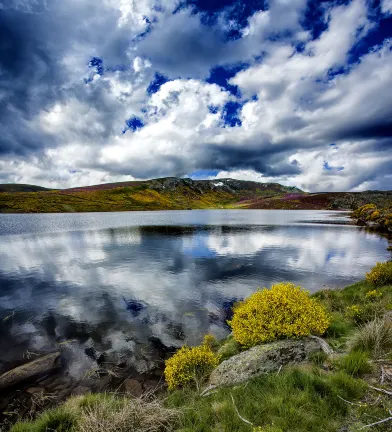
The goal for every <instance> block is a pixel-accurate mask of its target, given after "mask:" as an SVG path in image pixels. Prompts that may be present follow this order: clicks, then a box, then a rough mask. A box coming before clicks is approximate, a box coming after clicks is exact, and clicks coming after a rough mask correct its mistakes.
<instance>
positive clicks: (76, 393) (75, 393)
mask: <svg viewBox="0 0 392 432" xmlns="http://www.w3.org/2000/svg"><path fill="white" fill-rule="evenodd" d="M87 393H91V390H90V389H89V388H88V387H84V386H77V387H75V388H74V389H73V390H72V392H71V394H72V396H81V395H85V394H87Z"/></svg>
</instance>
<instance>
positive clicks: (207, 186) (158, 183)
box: [0, 177, 392, 213]
mask: <svg viewBox="0 0 392 432" xmlns="http://www.w3.org/2000/svg"><path fill="white" fill-rule="evenodd" d="M6 186H8V185H6ZM16 186H17V187H15V185H9V186H8V187H6V188H5V189H6V190H5V191H4V190H3V191H1V192H0V212H2V213H54V212H60V213H61V212H108V211H130V210H186V209H218V208H220V209H222V208H226V209H232V208H236V209H288V210H289V209H294V210H295V209H296V210H299V209H315V210H317V209H319V210H322V209H336V210H351V209H355V208H357V207H359V206H361V205H364V204H367V203H375V204H377V205H380V206H386V205H389V203H392V192H391V191H366V192H325V193H306V192H303V191H302V190H301V189H299V188H297V187H288V186H282V185H280V184H279V183H259V182H252V181H243V180H234V179H219V180H192V179H189V178H176V177H166V178H160V179H153V180H147V181H131V182H122V183H107V184H101V185H95V186H84V187H77V188H72V189H63V190H45V189H43V188H40V187H39V186H29V187H27V186H25V185H16ZM18 186H19V187H20V192H18ZM34 188H36V189H35V190H34Z"/></svg>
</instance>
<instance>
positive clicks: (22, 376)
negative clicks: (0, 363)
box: [0, 352, 60, 389]
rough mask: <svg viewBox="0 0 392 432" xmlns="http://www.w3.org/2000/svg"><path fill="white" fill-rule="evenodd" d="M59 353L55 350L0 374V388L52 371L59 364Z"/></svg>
mask: <svg viewBox="0 0 392 432" xmlns="http://www.w3.org/2000/svg"><path fill="white" fill-rule="evenodd" d="M59 360H60V353H59V352H55V353H52V354H47V355H45V356H43V357H39V358H37V359H35V360H33V361H31V362H29V363H26V364H24V365H22V366H18V367H16V368H14V369H11V370H10V371H8V372H6V373H4V374H3V375H1V376H0V389H3V388H6V387H11V386H13V385H15V384H18V383H20V382H22V381H26V380H28V379H31V378H34V377H37V376H40V375H45V374H49V373H51V372H53V371H54V370H55V369H57V368H58V367H59V365H60V363H59Z"/></svg>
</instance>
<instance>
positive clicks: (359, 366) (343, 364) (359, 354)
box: [337, 351, 372, 377]
mask: <svg viewBox="0 0 392 432" xmlns="http://www.w3.org/2000/svg"><path fill="white" fill-rule="evenodd" d="M337 366H338V367H339V369H341V370H342V371H344V372H346V373H347V374H348V375H352V376H354V377H359V376H362V375H364V374H366V373H369V372H370V371H371V370H372V367H371V365H370V363H369V357H368V355H367V354H366V353H365V352H363V351H351V352H350V353H349V354H347V355H345V356H344V357H342V358H341V359H340V360H339V361H338V362H337Z"/></svg>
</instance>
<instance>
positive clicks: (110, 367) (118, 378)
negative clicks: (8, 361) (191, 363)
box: [0, 351, 164, 432]
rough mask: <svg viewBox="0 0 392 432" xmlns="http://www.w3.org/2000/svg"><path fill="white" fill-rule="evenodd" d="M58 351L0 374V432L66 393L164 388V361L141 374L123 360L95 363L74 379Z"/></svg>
mask: <svg viewBox="0 0 392 432" xmlns="http://www.w3.org/2000/svg"><path fill="white" fill-rule="evenodd" d="M64 357H65V356H64V353H63V352H61V351H57V352H51V353H46V354H43V355H39V356H38V357H36V358H34V359H30V360H27V361H25V362H23V363H22V364H20V365H18V366H16V367H14V368H12V369H10V370H8V371H7V372H5V373H3V374H2V375H0V431H2V432H3V431H6V430H8V429H9V427H11V426H12V425H13V424H14V423H15V421H16V420H17V419H18V418H32V419H33V418H35V416H36V415H37V414H39V413H40V412H41V411H44V410H46V409H48V408H52V407H54V406H56V405H58V404H60V403H61V402H64V401H65V400H66V399H67V398H68V397H70V396H76V395H84V394H87V393H100V392H114V391H116V392H120V393H121V392H126V393H128V394H131V395H133V396H135V397H139V396H141V395H142V394H155V393H157V392H159V391H160V390H162V389H163V388H164V379H163V368H164V360H163V359H160V361H158V362H156V363H155V365H154V367H152V368H151V369H149V370H147V371H146V372H144V373H140V372H137V370H136V369H135V368H134V367H130V366H129V365H127V364H126V363H122V364H121V363H119V364H113V363H110V364H109V363H105V362H103V363H100V364H98V363H97V368H96V369H94V370H89V371H87V372H86V374H85V375H84V376H83V377H82V378H80V379H77V378H75V377H73V376H71V374H70V373H69V372H68V371H67V370H66V368H65V358H64Z"/></svg>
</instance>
